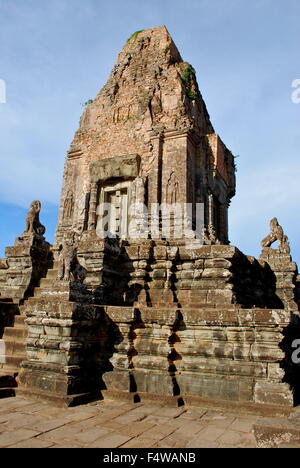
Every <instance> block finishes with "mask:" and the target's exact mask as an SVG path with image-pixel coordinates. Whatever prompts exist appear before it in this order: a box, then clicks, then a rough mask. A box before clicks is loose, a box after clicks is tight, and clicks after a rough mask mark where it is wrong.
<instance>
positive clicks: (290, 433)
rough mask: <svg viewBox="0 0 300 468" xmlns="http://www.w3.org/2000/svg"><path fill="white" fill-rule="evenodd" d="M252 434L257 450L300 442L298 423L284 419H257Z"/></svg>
mask: <svg viewBox="0 0 300 468" xmlns="http://www.w3.org/2000/svg"><path fill="white" fill-rule="evenodd" d="M253 432H254V435H255V438H256V442H257V447H258V448H276V447H278V446H280V444H282V443H290V442H295V441H299V440H300V423H299V421H298V422H296V421H295V420H289V419H285V418H259V419H258V420H257V422H256V423H255V424H254V426H253Z"/></svg>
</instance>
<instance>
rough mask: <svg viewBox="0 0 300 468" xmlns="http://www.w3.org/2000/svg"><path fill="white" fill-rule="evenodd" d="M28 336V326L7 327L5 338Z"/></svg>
mask: <svg viewBox="0 0 300 468" xmlns="http://www.w3.org/2000/svg"><path fill="white" fill-rule="evenodd" d="M26 336H27V328H26V327H5V330H4V335H3V339H4V340H5V339H7V338H11V337H12V338H14V339H18V338H20V339H22V338H23V339H24V338H26Z"/></svg>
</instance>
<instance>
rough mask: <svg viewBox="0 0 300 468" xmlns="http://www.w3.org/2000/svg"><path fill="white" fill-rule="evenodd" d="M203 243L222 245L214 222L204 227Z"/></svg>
mask: <svg viewBox="0 0 300 468" xmlns="http://www.w3.org/2000/svg"><path fill="white" fill-rule="evenodd" d="M203 244H205V245H220V244H221V242H220V240H219V239H218V237H217V234H216V230H215V228H214V226H213V225H212V224H209V225H208V226H207V228H204V233H203Z"/></svg>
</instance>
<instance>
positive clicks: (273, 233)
mask: <svg viewBox="0 0 300 468" xmlns="http://www.w3.org/2000/svg"><path fill="white" fill-rule="evenodd" d="M276 241H278V249H279V250H280V251H281V252H283V253H290V244H289V241H288V237H287V236H286V235H285V234H284V232H283V229H282V227H281V226H280V224H279V223H278V220H277V218H273V219H271V221H270V234H268V236H267V237H265V238H264V239H263V240H262V241H261V245H262V247H263V248H266V247H271V245H272V244H274V242H276Z"/></svg>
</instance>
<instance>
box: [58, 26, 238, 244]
mask: <svg viewBox="0 0 300 468" xmlns="http://www.w3.org/2000/svg"><path fill="white" fill-rule="evenodd" d="M234 193H235V171H234V162H233V157H232V155H231V153H230V151H228V149H227V148H226V147H225V145H224V144H223V143H222V141H221V140H220V138H219V137H218V135H217V134H216V133H215V132H214V129H213V127H212V124H211V122H210V119H209V115H208V113H207V110H206V106H205V103H204V101H203V99H202V97H201V94H200V92H199V89H198V85H197V82H196V77H195V71H194V69H193V68H192V67H191V65H189V64H188V63H186V62H183V61H182V58H181V56H180V54H179V52H178V50H177V48H176V46H175V44H174V42H173V41H172V39H171V37H170V35H169V33H168V31H167V29H166V28H165V27H158V28H154V29H150V30H147V31H142V32H139V33H136V34H134V35H133V36H132V37H131V38H130V39H129V40H128V41H127V43H126V44H125V46H124V48H123V50H122V51H121V53H120V54H119V56H118V60H117V63H116V65H115V67H114V68H113V70H112V72H111V75H110V77H109V79H108V82H107V83H106V85H105V86H104V87H103V89H102V90H101V91H100V92H99V94H98V95H97V96H96V98H95V100H94V101H93V102H92V103H90V104H89V105H88V106H87V107H86V110H85V112H84V113H83V115H82V117H81V121H80V128H79V129H78V131H77V132H76V134H75V138H74V140H73V142H72V144H71V149H70V151H69V153H68V157H67V160H66V165H65V173H64V184H63V190H62V198H61V206H60V215H59V224H58V228H57V239H58V240H60V239H61V238H63V236H64V233H65V232H66V231H67V230H69V229H70V228H71V229H73V228H75V227H76V228H78V229H79V230H93V229H95V227H96V225H97V223H99V222H100V221H101V220H100V219H99V217H101V214H99V213H98V215H97V207H98V205H99V204H100V202H101V201H113V202H114V204H115V205H116V209H118V210H119V211H120V213H119V217H118V218H117V219H118V221H117V224H116V225H115V219H111V221H110V222H111V223H112V224H113V226H112V229H113V230H117V231H119V234H121V235H122V237H124V238H128V230H127V228H128V218H129V213H128V210H129V207H130V205H131V204H132V203H133V202H136V201H138V202H143V203H146V205H149V206H150V205H151V204H153V203H159V204H161V203H176V202H177V203H193V204H195V203H197V202H198V203H200V202H201V203H204V205H205V220H206V224H212V225H214V227H215V230H216V234H217V236H218V238H219V239H220V241H222V242H223V243H228V227H227V218H228V216H227V208H228V205H229V202H230V199H231V197H232V196H233V195H234Z"/></svg>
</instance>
